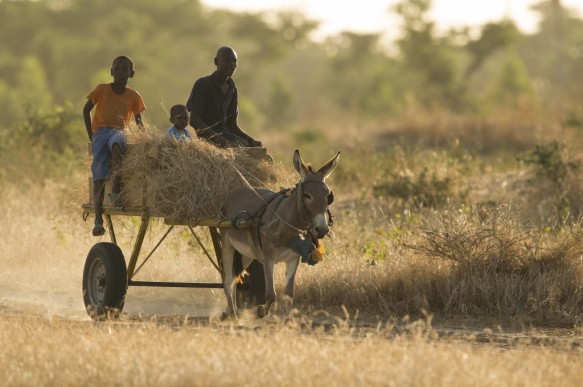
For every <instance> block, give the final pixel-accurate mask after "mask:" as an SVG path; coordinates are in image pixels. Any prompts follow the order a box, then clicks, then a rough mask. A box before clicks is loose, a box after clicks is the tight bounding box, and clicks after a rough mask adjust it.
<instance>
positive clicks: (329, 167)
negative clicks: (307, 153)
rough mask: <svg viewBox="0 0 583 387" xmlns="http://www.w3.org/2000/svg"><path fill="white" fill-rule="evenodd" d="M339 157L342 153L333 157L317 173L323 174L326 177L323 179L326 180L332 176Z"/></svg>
mask: <svg viewBox="0 0 583 387" xmlns="http://www.w3.org/2000/svg"><path fill="white" fill-rule="evenodd" d="M339 157H340V152H338V153H336V156H334V157H332V158H331V159H330V160H329V161H328V162H327V163H326V164H324V165H322V166H321V167H320V169H318V171H317V172H318V173H321V174H322V175H323V176H324V177H323V178H324V179H326V178H327V177H328V176H330V174H331V173H332V171H333V170H334V168H336V165H337V164H338V158H339Z"/></svg>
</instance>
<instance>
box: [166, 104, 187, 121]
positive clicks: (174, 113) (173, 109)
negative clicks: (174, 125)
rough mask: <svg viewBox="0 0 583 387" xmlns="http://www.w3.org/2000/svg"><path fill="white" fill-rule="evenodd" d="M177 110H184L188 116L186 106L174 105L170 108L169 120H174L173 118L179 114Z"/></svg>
mask: <svg viewBox="0 0 583 387" xmlns="http://www.w3.org/2000/svg"><path fill="white" fill-rule="evenodd" d="M178 109H180V110H183V109H184V111H186V112H187V114H188V110H186V106H184V105H174V106H172V107H171V108H170V118H171V119H172V118H174V117H176V116H177V115H178V113H179V112H177V110H178ZM180 113H181V112H180Z"/></svg>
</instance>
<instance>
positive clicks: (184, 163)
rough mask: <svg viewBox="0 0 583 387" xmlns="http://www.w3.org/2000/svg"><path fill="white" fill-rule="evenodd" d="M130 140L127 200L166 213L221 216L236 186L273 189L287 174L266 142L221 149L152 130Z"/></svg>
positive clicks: (181, 217) (125, 181) (123, 173)
mask: <svg viewBox="0 0 583 387" xmlns="http://www.w3.org/2000/svg"><path fill="white" fill-rule="evenodd" d="M129 140H130V141H129V142H130V144H129V146H128V149H127V151H126V154H125V155H124V161H123V165H122V167H121V169H120V171H119V173H120V174H121V176H122V191H121V196H122V201H123V203H124V204H125V205H126V206H130V207H147V208H149V209H150V211H151V212H152V213H153V214H156V215H158V216H163V217H164V218H169V219H174V220H185V219H192V218H196V219H208V218H211V219H212V218H216V217H217V216H218V215H219V210H220V206H221V203H222V202H223V200H224V198H225V197H226V196H227V195H228V194H229V193H230V192H231V191H232V190H234V189H235V188H238V187H241V186H253V187H266V188H272V189H273V188H275V187H276V186H277V184H278V183H279V181H280V180H282V179H283V176H284V171H283V168H282V167H281V166H279V167H278V166H277V165H275V164H273V163H271V162H268V161H267V159H266V158H265V157H264V156H265V150H263V149H260V148H250V149H249V148H230V149H220V148H217V147H215V146H213V145H211V144H209V143H207V142H205V141H202V140H199V139H193V140H192V141H187V142H177V141H175V140H174V139H170V138H166V137H161V136H159V135H152V134H148V133H140V134H134V135H133V137H131V138H130V139H129Z"/></svg>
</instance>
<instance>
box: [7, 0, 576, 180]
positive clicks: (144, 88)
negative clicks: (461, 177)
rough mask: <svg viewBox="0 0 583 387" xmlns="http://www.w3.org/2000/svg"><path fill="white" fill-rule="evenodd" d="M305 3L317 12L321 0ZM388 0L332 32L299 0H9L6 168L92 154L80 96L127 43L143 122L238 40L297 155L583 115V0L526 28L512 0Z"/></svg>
mask: <svg viewBox="0 0 583 387" xmlns="http://www.w3.org/2000/svg"><path fill="white" fill-rule="evenodd" d="M223 3H224V2H223ZM283 3H285V2H283ZM288 3H289V2H288ZM296 3H297V4H299V6H302V5H303V6H305V7H306V9H307V10H308V11H310V10H312V9H313V8H314V7H315V6H314V4H315V3H316V2H307V1H304V2H296ZM312 3H314V4H312ZM380 3H382V4H381V9H383V12H382V13H380V14H378V15H377V16H376V17H375V19H374V20H371V26H372V25H373V22H374V23H377V24H374V26H375V27H374V28H380V30H378V32H374V31H373V32H370V31H369V32H366V31H364V32H363V30H360V31H350V30H348V31H342V30H338V28H340V27H335V28H332V29H329V28H328V27H327V28H328V29H325V28H324V30H322V28H323V27H326V26H327V24H325V23H324V24H323V25H322V23H321V22H319V21H317V20H315V19H311V18H310V17H309V16H308V15H307V14H303V13H302V12H301V11H299V10H294V8H289V7H288V8H281V10H280V11H277V10H273V9H268V10H261V9H259V8H257V7H256V8H250V9H251V11H248V10H245V9H243V7H242V6H241V4H244V3H237V4H239V6H238V7H235V9H234V10H227V9H222V8H211V5H213V4H214V6H217V7H221V6H224V4H222V3H221V2H220V1H219V0H214V2H213V1H211V0H209V1H207V2H202V1H200V0H167V1H164V2H159V1H155V0H139V1H138V0H125V1H117V0H116V1H114V0H103V1H99V2H95V1H87V0H52V1H48V0H45V1H0V20H1V23H0V37H1V39H2V45H1V46H0V106H1V111H2V114H1V115H0V178H1V180H0V181H4V182H6V181H11V180H12V181H14V180H15V179H17V180H18V181H21V177H20V176H22V175H23V174H24V175H25V176H27V177H29V178H37V177H39V178H41V179H43V178H46V177H50V176H51V175H52V174H54V173H55V171H57V173H58V175H61V174H62V173H63V171H67V170H69V169H75V168H79V167H83V168H84V167H85V166H84V165H80V163H79V157H80V155H82V156H85V154H86V149H87V148H86V146H87V145H86V144H87V135H86V133H85V129H84V125H83V122H82V114H81V110H82V106H83V104H84V103H85V101H86V96H87V94H88V93H89V92H90V91H91V90H92V89H93V87H95V85H96V84H98V83H102V82H110V81H111V76H110V72H109V71H110V67H111V62H112V60H113V58H115V57H116V56H118V55H122V54H123V55H129V56H130V57H132V58H133V59H134V61H135V71H136V75H135V77H134V78H133V79H131V80H130V86H131V87H132V88H135V89H136V90H138V91H139V92H140V93H141V94H142V96H143V97H144V99H145V101H146V104H147V107H148V110H147V111H146V113H145V120H146V122H147V123H148V124H149V125H150V128H151V130H159V131H160V132H161V133H162V132H163V131H164V130H165V129H166V128H167V126H168V125H169V122H168V119H167V111H168V109H169V108H170V107H171V106H172V105H174V104H177V103H185V102H186V100H187V98H188V95H189V92H190V90H191V88H192V85H193V83H194V81H195V80H196V79H197V78H198V77H200V76H204V75H207V74H210V73H211V72H212V71H213V70H214V65H213V57H214V55H215V52H216V49H217V48H218V47H219V46H221V45H229V46H232V47H234V48H235V50H236V51H237V52H238V55H239V68H238V70H237V72H236V74H235V76H234V78H235V80H236V82H237V85H238V87H239V90H240V96H241V103H240V111H241V112H240V124H241V126H242V127H243V128H244V130H246V131H247V132H249V133H250V134H251V135H253V136H254V137H256V138H259V139H261V140H262V141H263V142H264V143H265V145H266V146H267V147H268V148H271V149H272V151H273V152H275V155H276V156H277V155H278V152H279V149H281V148H282V147H285V151H284V150H282V152H285V158H286V160H287V159H289V157H290V156H289V154H291V150H292V149H293V147H297V146H302V145H304V146H306V147H309V144H311V143H318V144H320V146H328V145H329V147H330V148H331V149H330V151H329V152H328V153H327V154H326V155H324V156H322V159H324V158H327V157H329V156H331V155H332V154H333V149H336V148H338V147H339V146H342V145H344V146H345V147H346V146H348V145H347V144H355V143H358V142H364V143H367V144H372V145H374V147H375V148H377V149H379V148H380V149H381V150H382V148H383V147H384V146H388V144H390V143H391V141H395V139H401V141H403V139H405V140H410V141H413V142H415V143H418V142H419V141H425V142H428V141H429V142H430V143H431V145H432V146H434V145H439V144H440V143H441V142H445V143H450V142H451V141H458V142H459V141H461V142H462V145H464V146H466V147H468V149H474V150H475V151H476V152H480V153H486V154H487V153H489V152H498V151H499V150H500V149H504V148H506V147H511V148H512V149H511V150H512V151H524V150H526V149H529V148H531V147H532V146H533V144H534V141H535V140H529V138H534V137H536V136H539V137H540V136H543V137H544V135H545V133H547V132H548V131H549V130H551V129H552V130H557V126H561V127H564V126H569V127H571V128H575V129H576V130H578V129H580V128H583V103H582V101H583V19H582V17H581V14H580V13H579V12H580V11H579V10H578V9H572V8H570V7H569V6H567V5H563V3H562V2H561V1H559V0H551V1H549V0H540V1H534V2H533V6H532V10H531V11H530V12H531V22H530V24H528V25H525V27H524V28H523V29H520V28H519V27H518V25H517V24H516V22H515V21H514V20H513V19H512V17H513V13H512V12H511V10H512V8H511V7H510V6H511V5H512V2H510V1H507V4H508V8H507V12H506V14H503V15H502V16H501V17H500V19H498V20H491V21H487V22H484V24H482V25H480V24H476V23H477V22H476V20H474V19H471V17H470V16H469V15H468V17H469V19H468V20H469V21H471V24H468V25H467V26H464V25H463V24H460V23H461V22H460V21H459V20H458V21H457V22H456V20H457V19H455V18H456V17H457V18H461V17H462V16H461V15H460V9H459V8H456V7H453V6H452V7H450V11H451V14H450V16H451V17H452V18H453V19H452V21H451V23H450V24H445V25H444V24H443V23H442V24H438V23H437V21H436V20H435V19H434V18H435V17H437V16H440V15H441V16H440V17H444V16H443V15H447V14H448V13H447V12H446V11H445V10H444V8H443V7H442V8H440V11H439V12H436V11H435V9H434V8H433V1H431V0H403V1H386V2H384V3H383V2H380ZM310 4H311V5H310ZM339 8H342V7H339ZM339 11H344V12H347V10H346V9H345V8H344V9H339ZM348 11H349V10H348ZM310 12H312V11H310ZM329 12H330V13H333V12H334V9H333V8H332V7H330V9H329ZM356 12H357V10H355V14H356ZM532 15H534V16H532ZM355 17H356V16H355ZM383 18H385V19H386V23H385V25H384V26H382V20H385V19H383ZM379 22H380V23H381V26H380V27H377V26H378V23H379ZM454 22H455V24H454ZM438 26H439V28H438ZM321 27H322V28H321ZM322 31H324V32H326V33H323V32H322ZM460 120H461V121H460ZM549 128H551V129H549ZM489 136H490V137H491V138H490V137H489ZM332 148H333V149H332ZM306 152H307V157H308V158H310V156H311V155H310V153H309V152H310V151H309V149H308V150H307V151H306ZM316 161H318V160H316ZM0 184H1V183H0Z"/></svg>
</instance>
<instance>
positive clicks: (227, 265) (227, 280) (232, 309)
mask: <svg viewBox="0 0 583 387" xmlns="http://www.w3.org/2000/svg"><path fill="white" fill-rule="evenodd" d="M221 244H222V251H223V272H224V273H223V289H224V290H225V296H226V298H227V309H226V310H225V313H224V314H223V318H227V317H231V316H235V318H236V317H237V310H236V308H237V307H236V304H235V302H234V297H233V292H234V289H235V281H234V275H233V261H234V255H235V248H234V247H233V245H232V244H231V242H230V241H229V238H228V237H227V236H226V235H224V234H223V233H221Z"/></svg>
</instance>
